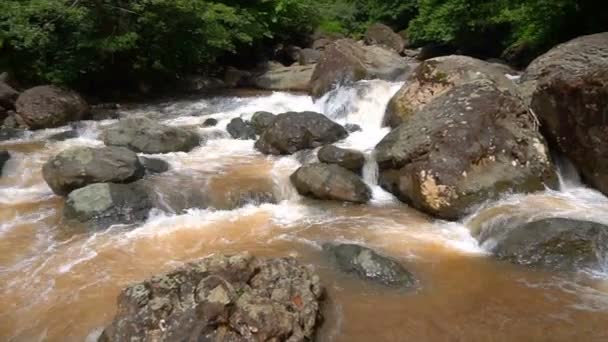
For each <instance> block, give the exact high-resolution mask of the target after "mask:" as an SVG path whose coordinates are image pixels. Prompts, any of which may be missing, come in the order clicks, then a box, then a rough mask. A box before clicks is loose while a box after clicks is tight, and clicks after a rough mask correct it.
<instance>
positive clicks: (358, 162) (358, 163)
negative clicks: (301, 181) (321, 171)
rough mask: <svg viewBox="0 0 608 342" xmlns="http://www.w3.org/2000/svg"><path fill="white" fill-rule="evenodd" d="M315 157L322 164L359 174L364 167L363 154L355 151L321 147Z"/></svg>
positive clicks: (331, 146)
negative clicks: (340, 167)
mask: <svg viewBox="0 0 608 342" xmlns="http://www.w3.org/2000/svg"><path fill="white" fill-rule="evenodd" d="M317 157H318V158H319V161H320V162H322V163H326V164H336V165H339V166H342V167H343V168H345V169H347V170H350V171H353V172H355V173H361V172H362V171H363V166H364V165H365V156H364V155H363V153H361V152H359V151H356V150H349V149H345V148H339V147H336V146H334V145H327V146H323V147H321V149H320V150H319V152H317Z"/></svg>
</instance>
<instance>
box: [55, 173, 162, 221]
mask: <svg viewBox="0 0 608 342" xmlns="http://www.w3.org/2000/svg"><path fill="white" fill-rule="evenodd" d="M150 209H151V202H150V200H149V198H148V195H147V193H146V192H145V191H144V189H143V188H142V187H140V186H138V185H137V184H135V183H134V184H113V183H97V184H91V185H87V186H85V187H84V188H80V189H77V190H74V191H72V192H71V193H70V194H69V195H68V198H67V201H66V203H65V207H64V211H63V215H64V217H65V218H66V219H67V220H75V221H78V222H81V223H87V225H88V227H90V228H93V229H103V228H107V227H109V226H111V225H114V224H129V223H135V222H139V221H143V220H145V219H146V218H147V217H148V212H149V211H150Z"/></svg>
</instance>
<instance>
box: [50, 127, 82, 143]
mask: <svg viewBox="0 0 608 342" xmlns="http://www.w3.org/2000/svg"><path fill="white" fill-rule="evenodd" d="M78 136H79V134H78V131H76V130H69V131H63V132H59V133H56V134H53V135H51V136H49V137H48V140H51V141H65V140H68V139H74V138H78Z"/></svg>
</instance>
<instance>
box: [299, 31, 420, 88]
mask: <svg viewBox="0 0 608 342" xmlns="http://www.w3.org/2000/svg"><path fill="white" fill-rule="evenodd" d="M414 66H415V63H414V61H412V60H408V59H406V58H403V57H401V56H399V55H398V54H397V53H395V52H393V51H390V50H387V49H384V48H381V47H379V46H364V45H361V44H358V43H357V42H355V41H353V40H351V39H341V40H337V41H335V42H333V43H332V44H330V45H329V46H327V47H326V48H325V51H324V52H323V54H322V55H321V59H320V60H319V62H318V63H317V66H316V68H315V70H314V73H313V75H312V80H311V93H312V95H313V96H314V97H316V98H319V97H321V96H323V95H324V94H325V93H327V92H329V91H331V90H332V89H333V88H334V87H335V86H336V85H338V84H347V83H353V82H356V81H359V80H364V79H383V80H389V81H394V80H398V79H405V77H406V76H407V74H408V73H409V72H411V71H412V70H413V69H414Z"/></svg>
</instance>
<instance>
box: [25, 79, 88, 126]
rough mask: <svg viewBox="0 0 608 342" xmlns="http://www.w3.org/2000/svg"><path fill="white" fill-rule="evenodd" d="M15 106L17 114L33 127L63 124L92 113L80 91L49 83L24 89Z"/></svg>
mask: <svg viewBox="0 0 608 342" xmlns="http://www.w3.org/2000/svg"><path fill="white" fill-rule="evenodd" d="M15 106H16V108H17V114H18V115H19V116H20V117H21V118H22V119H23V121H25V123H26V124H27V126H28V127H30V128H32V129H40V128H53V127H59V126H63V125H65V124H67V123H68V122H70V121H78V120H82V119H84V118H86V116H87V115H89V114H90V109H89V105H88V104H87V102H86V101H85V100H84V99H83V98H82V97H81V96H80V95H78V93H76V92H74V91H71V90H68V89H63V88H59V87H56V86H49V85H46V86H38V87H34V88H31V89H28V90H26V91H24V92H23V93H22V94H21V95H19V98H18V99H17V103H16V105H15Z"/></svg>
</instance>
